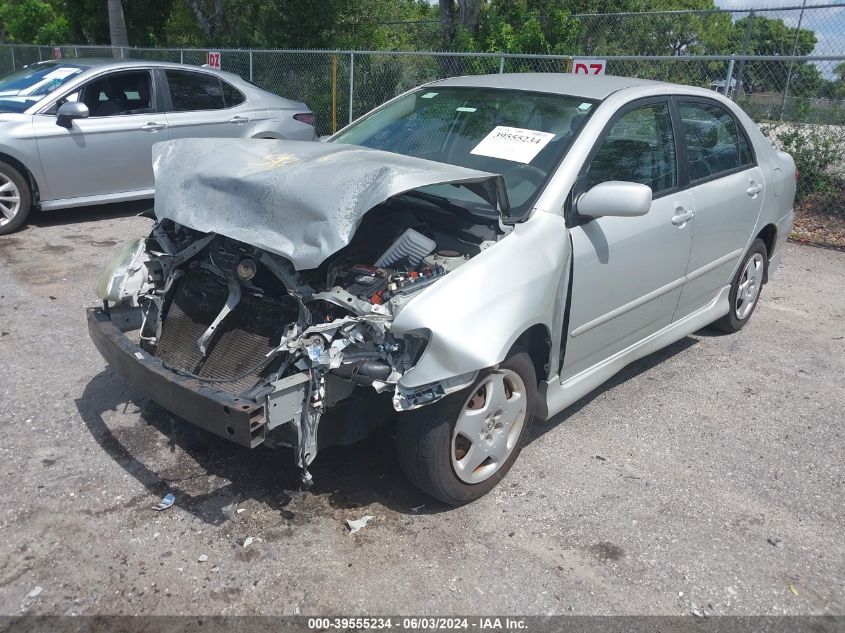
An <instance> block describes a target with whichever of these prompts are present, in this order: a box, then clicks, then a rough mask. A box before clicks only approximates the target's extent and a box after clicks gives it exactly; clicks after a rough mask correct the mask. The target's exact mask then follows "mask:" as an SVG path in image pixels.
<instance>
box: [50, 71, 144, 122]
mask: <svg viewBox="0 0 845 633" xmlns="http://www.w3.org/2000/svg"><path fill="white" fill-rule="evenodd" d="M150 87H151V81H150V73H149V71H147V70H137V71H131V72H120V73H112V74H109V75H106V76H105V77H100V78H98V79H95V80H94V81H92V82H91V83H88V84H86V85H85V86H84V87H83V88H82V90H80V91H79V92H78V93H74V94H73V95H68V96H67V97H65V98H64V99H62V102H64V101H75V100H77V99H78V100H80V101H82V103H84V104H85V105H86V106H88V112H89V113H90V115H91V116H92V117H106V116H119V115H123V114H147V113H150V112H153V111H154V109H153V104H152V90H151V89H150ZM57 105H58V104H57Z"/></svg>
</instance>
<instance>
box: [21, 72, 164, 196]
mask: <svg viewBox="0 0 845 633" xmlns="http://www.w3.org/2000/svg"><path fill="white" fill-rule="evenodd" d="M155 97H156V95H155V84H154V83H153V81H152V70H151V69H149V68H144V69H137V70H134V69H133V70H128V71H127V70H123V71H116V72H111V73H106V74H104V75H99V76H98V77H96V78H94V79H92V80H91V81H89V82H88V83H86V84H85V85H84V86H83V87H82V88H80V89H79V90H76V91H74V92H73V93H71V94H68V95H65V96H63V97H62V98H60V99H59V100H58V101H57V102H56V103H55V104H53V105H52V106H51V107H50V108H49V109H48V110H47V111H46V112H44V113H43V114H37V115H35V116H34V117H33V121H34V125H35V134H36V138H37V143H38V153H39V155H40V157H41V164H42V166H43V169H44V175H45V180H46V183H47V191H43V192H42V199H43V200H45V201H49V200H55V199H64V198H80V197H88V196H98V195H103V194H113V193H129V192H138V191H144V190H151V189H152V187H153V168H152V146H153V143H156V142H158V141H163V140H167V138H168V136H167V125H166V121H165V118H164V114H162V113H160V112H159V110H158V108H157V107H156V98H155ZM77 100H79V101H82V102H83V103H85V104H86V105H87V106H88V111H89V116H88V117H87V118H85V119H76V120H74V121H73V124H72V125H71V126H70V128H66V127H62V126H60V125H57V124H56V110H57V109H58V107H59V106H60V105H61V104H62V103H64V102H65V101H77Z"/></svg>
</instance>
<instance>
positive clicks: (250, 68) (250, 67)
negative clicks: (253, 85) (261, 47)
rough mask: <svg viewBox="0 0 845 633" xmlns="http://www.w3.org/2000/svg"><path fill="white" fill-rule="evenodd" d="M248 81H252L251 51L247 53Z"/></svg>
mask: <svg viewBox="0 0 845 633" xmlns="http://www.w3.org/2000/svg"><path fill="white" fill-rule="evenodd" d="M249 80H250V81H252V51H249Z"/></svg>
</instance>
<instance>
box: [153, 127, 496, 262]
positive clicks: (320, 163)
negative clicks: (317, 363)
mask: <svg viewBox="0 0 845 633" xmlns="http://www.w3.org/2000/svg"><path fill="white" fill-rule="evenodd" d="M153 169H154V171H155V187H156V193H155V213H156V216H157V217H158V218H159V219H160V220H161V219H163V218H169V219H171V220H173V221H174V222H178V223H179V224H183V225H185V226H188V227H190V228H192V229H196V230H198V231H203V232H206V233H218V234H220V235H225V236H227V237H230V238H232V239H235V240H238V241H241V242H245V243H247V244H251V245H253V246H257V247H259V248H262V249H265V250H267V251H270V252H272V253H276V254H278V255H281V256H283V257H285V258H287V259H288V260H290V261H291V262H292V263H293V266H294V268H296V269H297V270H306V269H309V268H316V267H317V266H319V265H320V264H321V263H322V262H323V261H324V260H325V259H326V258H327V257H328V256H329V255H331V254H333V253H335V252H337V251H338V250H340V249H341V248H343V247H344V246H346V245H347V244H348V243H349V241H350V240H351V239H352V236H353V235H354V233H355V230H356V229H357V228H358V225H359V224H360V222H361V219H362V218H363V217H364V215H365V214H366V213H367V212H368V211H369V210H370V209H372V208H373V207H375V206H376V205H378V204H380V203H382V202H384V201H385V200H387V199H388V198H390V197H392V196H395V195H397V194H400V193H403V192H405V191H410V190H411V189H416V188H418V187H424V186H427V185H436V184H446V183H453V184H456V185H463V186H466V187H468V188H470V189H472V190H473V192H475V193H476V194H478V195H480V196H482V197H483V198H485V199H486V200H487V201H489V202H490V203H491V204H492V205H494V206H496V207H497V208H498V209H499V210H500V212H502V213H504V214H507V213H508V210H509V209H508V206H507V194H506V193H505V189H504V184H503V182H502V179H501V176H497V175H494V174H489V173H486V172H482V171H476V170H473V169H467V168H464V167H455V166H453V165H446V164H443V163H437V162H434V161H429V160H424V159H421V158H413V157H411V156H403V155H401V154H393V153H390V152H384V151H381V150H375V149H369V148H365V147H358V146H355V145H342V144H340V143H316V142H310V141H271V140H263V139H262V140H258V139H179V140H174V141H165V142H162V143H156V144H155V145H154V146H153Z"/></svg>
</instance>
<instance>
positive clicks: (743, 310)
mask: <svg viewBox="0 0 845 633" xmlns="http://www.w3.org/2000/svg"><path fill="white" fill-rule="evenodd" d="M763 267H764V262H763V256H762V255H761V254H760V253H754V255H753V256H752V257H751V259H749V260H748V262H746V264H745V268H743V269H742V274H741V275H740V276H739V287H738V288H737V290H736V303H735V305H734V311H735V312H736V318H737V319H739V320H740V321H742V320H744V319H746V318H747V317H748V315H749V314H751V311H752V310H753V309H754V304H756V303H757V297H759V296H760V288H761V286H762V285H763Z"/></svg>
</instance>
